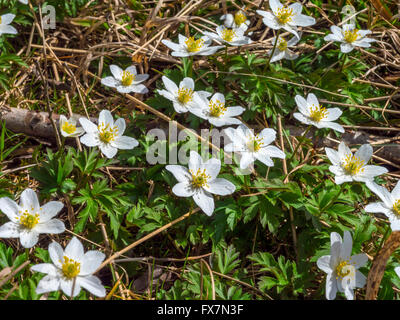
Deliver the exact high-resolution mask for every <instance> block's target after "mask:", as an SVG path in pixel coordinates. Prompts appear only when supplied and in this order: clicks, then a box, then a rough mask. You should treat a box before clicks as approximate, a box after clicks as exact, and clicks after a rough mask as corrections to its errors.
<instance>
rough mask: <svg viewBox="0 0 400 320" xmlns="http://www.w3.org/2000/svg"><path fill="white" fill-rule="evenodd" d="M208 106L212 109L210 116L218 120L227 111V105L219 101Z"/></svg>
mask: <svg viewBox="0 0 400 320" xmlns="http://www.w3.org/2000/svg"><path fill="white" fill-rule="evenodd" d="M208 106H209V107H210V116H212V117H217V118H218V117H220V116H222V115H223V114H224V113H225V111H226V107H225V103H223V102H220V101H219V100H215V102H212V101H210V103H209V104H208Z"/></svg>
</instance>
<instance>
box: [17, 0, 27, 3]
mask: <svg viewBox="0 0 400 320" xmlns="http://www.w3.org/2000/svg"><path fill="white" fill-rule="evenodd" d="M18 1H19V2H21V3H23V4H28V0H18Z"/></svg>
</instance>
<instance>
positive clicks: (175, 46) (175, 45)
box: [161, 39, 182, 51]
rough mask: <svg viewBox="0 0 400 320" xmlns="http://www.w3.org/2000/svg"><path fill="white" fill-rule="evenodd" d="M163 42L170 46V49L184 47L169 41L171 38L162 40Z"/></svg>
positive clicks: (177, 49)
mask: <svg viewBox="0 0 400 320" xmlns="http://www.w3.org/2000/svg"><path fill="white" fill-rule="evenodd" d="M161 42H162V43H163V44H164V45H165V46H167V47H168V48H170V49H172V50H174V51H179V50H181V49H182V47H181V46H180V45H179V44H177V43H174V42H172V41H169V40H165V39H164V40H161Z"/></svg>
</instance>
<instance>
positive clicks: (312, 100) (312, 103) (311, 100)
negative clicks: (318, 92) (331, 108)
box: [307, 93, 319, 108]
mask: <svg viewBox="0 0 400 320" xmlns="http://www.w3.org/2000/svg"><path fill="white" fill-rule="evenodd" d="M307 105H308V108H311V107H318V106H319V101H318V98H317V97H316V96H315V94H314V93H310V94H308V96H307Z"/></svg>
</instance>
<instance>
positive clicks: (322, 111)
mask: <svg viewBox="0 0 400 320" xmlns="http://www.w3.org/2000/svg"><path fill="white" fill-rule="evenodd" d="M327 115H328V111H327V110H326V108H324V107H321V106H320V105H319V106H316V105H314V104H313V105H312V106H311V108H310V119H311V120H313V121H315V122H320V121H321V120H322V119H325V118H326V116H327Z"/></svg>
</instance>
